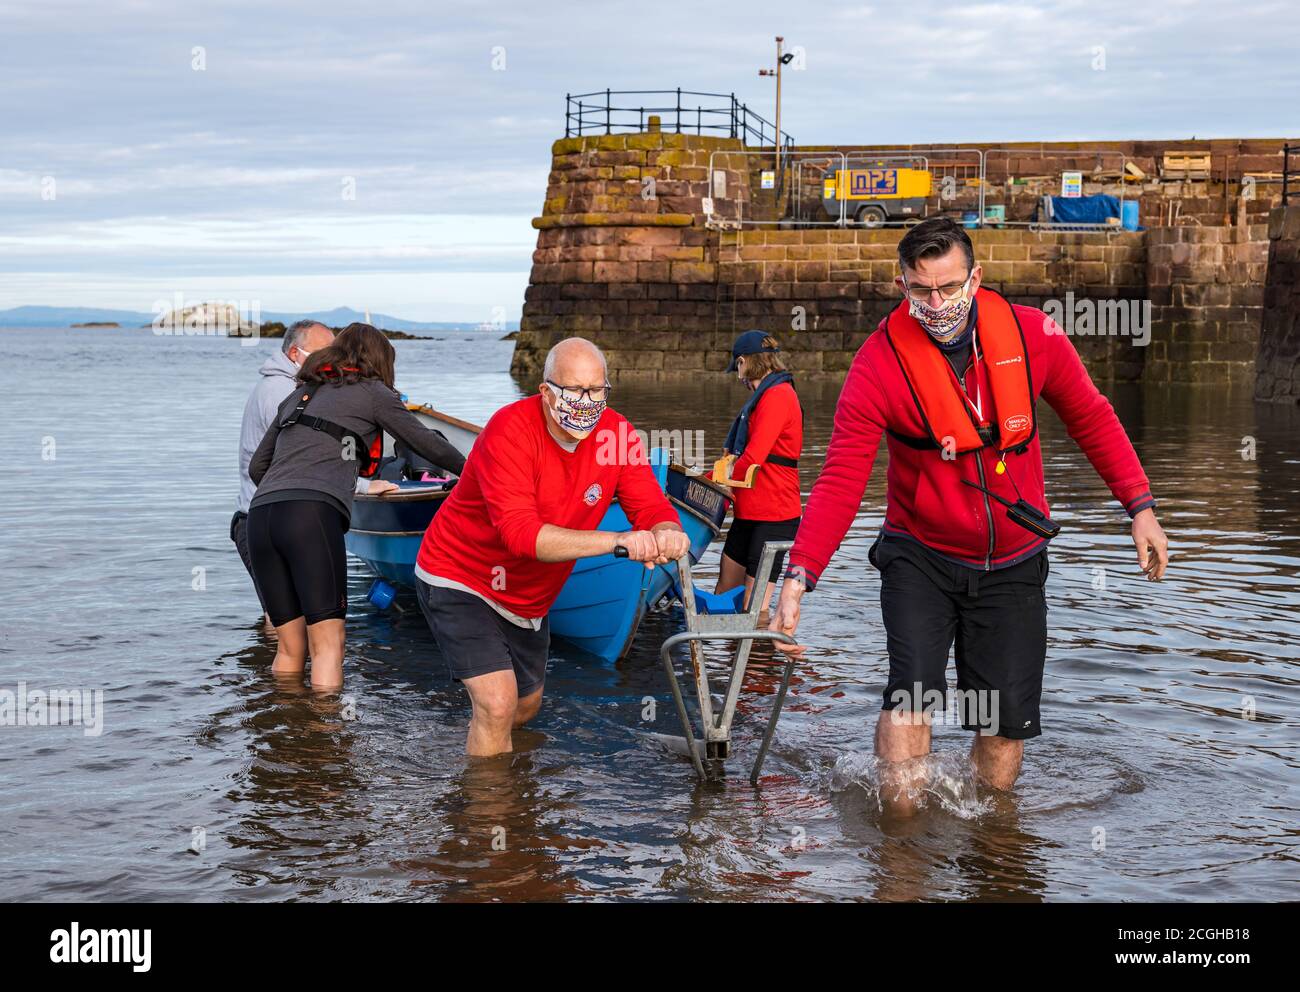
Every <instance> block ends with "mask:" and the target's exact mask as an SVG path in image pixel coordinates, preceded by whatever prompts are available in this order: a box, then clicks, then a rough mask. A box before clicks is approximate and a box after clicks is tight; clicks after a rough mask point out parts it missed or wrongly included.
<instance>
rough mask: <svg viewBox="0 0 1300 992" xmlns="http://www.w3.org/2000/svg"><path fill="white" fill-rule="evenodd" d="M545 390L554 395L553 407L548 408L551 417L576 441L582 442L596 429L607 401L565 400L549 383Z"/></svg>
mask: <svg viewBox="0 0 1300 992" xmlns="http://www.w3.org/2000/svg"><path fill="white" fill-rule="evenodd" d="M546 388H547V389H549V390H550V391H551V392H552V393H553V394H554V395H555V405H554V406H553V407H549V409H550V411H551V416H552V417H554V418H555V422H556V423H557V424H559V425H560V426H561V427H562V428H564V429H565V430H566V431H568V432H569V434H571V435H572V436H573V437H575V438H577V439H578V440H582V439H583V438H584V437H586V436H587V435H588V434H590V433H591V432H592V431H594V430H595V429H596V424H598V423H599V422H600V418H601V415H602V414H603V413H604V412H605V407H607V406H608V405H609V401H608V400H593V399H591V398H589V397H588V398H583V399H578V400H572V399H567V398H566V397H565V395H564V393H563V391H562V390H560V389H557V388H556V387H555V386H552V385H551V384H550V383H549V382H548V383H547V384H546Z"/></svg>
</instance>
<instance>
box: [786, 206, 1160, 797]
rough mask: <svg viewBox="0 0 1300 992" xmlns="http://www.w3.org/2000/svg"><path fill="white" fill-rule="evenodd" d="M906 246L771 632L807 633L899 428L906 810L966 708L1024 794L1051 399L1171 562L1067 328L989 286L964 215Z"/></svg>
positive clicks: (1040, 600)
mask: <svg viewBox="0 0 1300 992" xmlns="http://www.w3.org/2000/svg"><path fill="white" fill-rule="evenodd" d="M898 256H899V263H900V268H901V270H902V274H901V276H899V277H898V279H897V284H898V286H899V289H900V290H901V292H902V294H903V297H904V299H903V302H902V303H900V305H899V306H898V307H896V308H895V309H894V310H893V312H891V313H890V314H889V316H888V317H886V318H885V319H884V320H883V321H881V323H880V326H879V327H878V328H877V329H876V332H875V333H874V334H872V335H871V336H870V337H868V338H867V340H866V342H865V343H864V344H863V345H862V347H861V348H860V349H859V350H858V353H857V355H856V356H855V357H854V359H853V364H852V366H851V367H850V369H849V372H848V375H847V377H846V379H845V382H844V387H843V390H842V391H841V393H840V398H839V402H838V404H837V406H836V409H835V423H834V427H833V430H832V434H831V440H830V445H829V448H828V449H827V452H826V461H825V464H824V466H823V468H822V471H821V474H820V475H819V476H818V479H817V481H816V483H815V484H814V486H813V489H812V492H811V494H810V495H809V497H808V505H807V507H806V509H805V511H804V517H803V522H802V524H801V525H800V528H799V533H798V537H797V538H796V540H795V545H794V548H793V549H792V551H791V552H790V564H789V567H788V569H787V571H786V579H785V582H784V583H783V585H782V588H781V597H780V600H779V602H778V604H777V607H776V609H775V610H774V612H773V616H772V622H771V624H770V628H771V629H773V630H781V631H785V632H786V633H789V634H793V633H794V632H795V630H796V629H797V627H798V624H799V613H800V601H801V599H802V597H803V595H804V593H805V591H807V590H811V589H813V588H814V587H815V585H816V583H817V580H818V578H819V577H820V576H821V574H822V572H823V571H824V570H825V568H826V566H827V564H828V563H829V561H830V558H831V556H832V555H833V554H834V553H835V550H836V549H837V548H838V546H839V544H840V542H841V541H842V540H843V539H844V536H845V534H846V533H847V532H848V529H849V527H850V525H851V524H852V523H853V520H854V518H855V516H856V515H857V512H858V508H859V505H860V504H861V502H862V495H863V492H864V491H865V489H866V485H867V481H868V480H869V479H870V477H871V468H872V464H873V462H874V461H875V457H876V453H877V449H878V447H879V445H880V440H881V438H882V437H885V438H886V443H887V446H888V450H889V470H888V476H887V480H886V502H887V505H886V510H885V521H884V525H883V527H882V528H881V533H880V535H879V536H878V537H877V538H876V542H875V544H874V545H873V546H872V548H871V551H870V555H869V557H870V560H871V562H872V564H873V565H874V566H875V567H876V568H877V569H878V570H879V571H880V573H881V587H880V605H881V613H882V616H883V619H884V624H885V633H886V638H887V646H888V652H889V681H888V684H887V685H886V687H885V695H884V703H883V706H882V710H883V712H882V713H881V715H880V719H879V721H878V723H877V728H876V738H875V746H876V753H877V755H878V756H879V758H880V759H881V761H882V777H881V796H882V799H883V800H884V801H885V803H886V804H887V805H888V806H889V808H891V809H892V810H895V811H897V812H901V813H908V812H910V811H911V810H912V809H913V808H914V806H915V797H916V796H918V795H919V794H920V787H921V786H922V785H923V777H924V767H925V766H924V765H923V764H921V763H919V762H916V761H914V760H912V759H915V758H918V757H921V756H923V755H925V754H927V753H928V752H929V750H930V719H931V716H932V714H933V712H934V710H935V709H938V708H940V707H943V709H941V710H940V712H941V713H942V712H943V711H944V710H946V709H947V707H948V705H949V704H950V703H952V702H954V701H956V702H957V703H958V704H959V710H960V712H961V723H962V726H963V727H965V728H966V729H967V730H973V731H976V732H977V733H976V736H975V739H974V744H973V746H972V750H971V759H972V763H973V765H974V769H975V772H976V774H977V776H978V777H979V778H980V779H981V780H982V781H983V782H984V783H986V784H988V785H991V786H992V787H994V788H997V789H1010V788H1011V787H1012V785H1014V783H1015V781H1016V778H1017V777H1018V775H1019V773H1020V765H1021V761H1022V758H1023V755H1024V742H1025V740H1027V739H1029V738H1032V737H1036V736H1038V735H1039V733H1040V732H1041V729H1040V726H1039V697H1040V696H1041V694H1042V683H1043V668H1044V663H1045V660H1046V653H1047V605H1046V599H1045V596H1044V585H1045V583H1046V580H1047V568H1048V566H1047V552H1046V546H1047V542H1048V541H1049V540H1050V539H1051V538H1052V537H1053V536H1054V535H1055V533H1056V531H1057V530H1058V529H1059V528H1057V526H1056V524H1054V523H1053V522H1052V520H1051V518H1050V516H1049V513H1048V506H1047V498H1046V494H1045V491H1044V486H1043V461H1042V454H1041V451H1040V449H1039V441H1038V430H1037V428H1038V423H1037V417H1036V413H1035V402H1036V400H1037V399H1038V398H1039V397H1040V396H1041V397H1042V398H1043V399H1045V400H1046V401H1047V402H1048V403H1049V404H1050V405H1051V406H1052V408H1053V409H1054V410H1055V411H1056V413H1057V414H1058V415H1059V416H1060V418H1061V420H1062V422H1063V423H1064V424H1065V428H1066V430H1067V431H1068V432H1069V434H1070V437H1071V438H1073V439H1074V441H1075V443H1077V444H1078V445H1079V447H1080V448H1082V449H1083V452H1084V454H1085V455H1086V456H1087V457H1088V460H1089V461H1090V462H1091V463H1092V465H1093V468H1095V469H1096V470H1097V473H1098V474H1099V475H1100V476H1101V477H1102V479H1103V480H1104V481H1105V482H1106V484H1107V485H1108V486H1109V488H1110V491H1111V493H1112V494H1113V495H1114V497H1115V499H1116V500H1117V501H1118V502H1119V503H1120V505H1121V506H1122V507H1123V508H1124V509H1125V511H1126V512H1127V513H1128V515H1129V517H1130V518H1131V519H1132V535H1133V544H1134V546H1135V548H1136V552H1137V559H1138V565H1139V567H1140V568H1141V569H1142V571H1143V572H1144V573H1145V575H1146V577H1147V578H1148V579H1149V580H1159V579H1160V578H1161V577H1162V576H1163V575H1164V573H1165V569H1166V567H1167V565H1168V561H1169V557H1168V542H1167V540H1166V538H1165V534H1164V531H1163V530H1162V529H1161V527H1160V524H1159V523H1158V522H1157V520H1156V515H1155V510H1154V507H1155V500H1154V499H1153V498H1152V495H1151V486H1150V483H1149V482H1148V481H1147V477H1146V474H1145V473H1144V472H1143V471H1142V465H1141V463H1140V462H1139V461H1138V457H1137V454H1136V453H1135V452H1134V450H1133V445H1132V444H1131V443H1130V441H1129V439H1128V436H1127V435H1126V434H1125V432H1124V427H1123V425H1121V424H1120V422H1119V418H1118V417H1116V416H1115V411H1114V410H1113V409H1112V407H1111V405H1110V403H1109V402H1108V401H1107V400H1106V398H1105V397H1104V396H1102V395H1101V393H1100V392H1098V390H1097V387H1096V386H1095V385H1094V384H1093V382H1092V380H1091V379H1090V378H1089V376H1088V373H1087V371H1086V370H1085V369H1084V367H1083V363H1082V362H1080V360H1079V356H1078V355H1077V354H1076V352H1075V350H1074V347H1073V346H1072V345H1071V343H1070V341H1069V340H1068V338H1066V337H1065V335H1064V334H1063V333H1062V332H1061V330H1060V328H1059V327H1058V326H1057V325H1056V324H1055V323H1053V322H1052V321H1051V320H1050V319H1049V318H1048V317H1047V315H1046V314H1045V313H1043V311H1041V310H1038V309H1035V308H1033V307H1025V306H1013V305H1011V304H1010V303H1008V302H1007V301H1006V300H1005V299H1003V298H1002V297H1001V296H999V295H998V294H997V293H994V292H991V291H989V290H987V289H982V288H981V286H980V276H981V271H980V267H979V266H978V265H976V264H975V253H974V250H973V248H972V246H971V241H970V238H969V236H968V235H967V234H966V232H965V231H963V230H962V229H961V228H960V227H959V226H957V225H956V224H954V223H953V222H952V221H951V220H950V219H948V218H934V219H931V220H927V221H923V222H922V223H920V224H918V225H917V226H916V227H914V228H912V229H911V230H910V231H909V232H908V233H907V234H906V235H905V236H904V237H903V238H902V239H901V240H900V241H899V244H898ZM954 642H955V644H956V668H957V690H958V691H957V696H956V697H955V698H950V697H948V695H947V679H946V669H947V664H948V654H949V651H950V650H952V647H953V644H954ZM778 647H782V646H781V645H778ZM782 649H783V650H785V648H784V647H782ZM791 650H792V651H794V653H796V654H797V653H800V651H801V650H802V649H800V648H797V647H796V648H792V649H791Z"/></svg>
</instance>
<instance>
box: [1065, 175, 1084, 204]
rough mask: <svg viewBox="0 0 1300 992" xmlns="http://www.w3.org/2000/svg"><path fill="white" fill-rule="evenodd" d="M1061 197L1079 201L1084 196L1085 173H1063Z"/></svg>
mask: <svg viewBox="0 0 1300 992" xmlns="http://www.w3.org/2000/svg"><path fill="white" fill-rule="evenodd" d="M1061 196H1062V197H1069V198H1070V199H1077V198H1078V197H1081V196H1083V173H1082V172H1062V173H1061Z"/></svg>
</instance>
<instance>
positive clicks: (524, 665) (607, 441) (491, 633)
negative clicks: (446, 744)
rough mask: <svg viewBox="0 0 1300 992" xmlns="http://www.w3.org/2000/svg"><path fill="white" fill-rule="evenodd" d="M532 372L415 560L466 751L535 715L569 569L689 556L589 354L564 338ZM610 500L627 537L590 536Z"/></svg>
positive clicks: (486, 751)
mask: <svg viewBox="0 0 1300 992" xmlns="http://www.w3.org/2000/svg"><path fill="white" fill-rule="evenodd" d="M543 377H544V381H543V382H542V383H541V384H540V385H539V386H538V395H533V396H529V397H527V398H526V399H522V400H518V401H517V402H515V403H511V404H510V405H509V406H506V407H503V408H502V409H500V410H498V411H497V412H496V413H495V414H494V415H493V416H492V419H491V420H489V421H488V422H487V426H486V427H484V428H483V431H482V433H481V434H479V436H478V438H477V440H475V442H474V447H473V448H472V449H471V451H470V454H469V457H468V459H467V460H466V462H465V469H464V471H463V472H462V473H461V477H460V481H459V482H458V483H457V484H456V487H455V488H454V489H453V490H452V491H451V494H450V495H449V496H448V497H447V498H446V500H445V501H444V502H443V504H442V507H441V508H440V509H439V510H438V512H437V513H436V514H434V517H433V520H432V521H431V522H430V524H429V527H428V529H427V530H426V531H425V533H424V540H423V542H422V543H421V545H420V552H419V555H418V556H417V558H416V566H415V576H416V593H417V596H418V599H419V602H420V609H421V611H422V612H423V613H424V616H425V619H426V620H427V621H428V623H429V628H430V629H431V630H432V631H433V636H434V638H435V639H436V640H437V642H438V647H439V649H440V650H441V651H442V655H443V657H444V658H445V659H446V661H447V665H448V668H449V669H450V671H451V677H452V678H453V679H455V680H458V681H460V682H463V683H464V684H465V688H466V689H467V690H468V691H469V697H470V701H471V703H472V704H473V714H472V716H471V718H470V724H469V734H468V737H467V739H466V750H467V751H468V753H469V754H471V755H480V756H486V755H493V754H500V753H502V752H505V751H509V750H511V731H512V730H513V729H514V728H515V727H520V726H523V724H525V723H526V722H527V721H528V720H530V719H532V718H533V717H534V716H535V715H536V714H537V711H538V710H539V709H540V707H541V705H542V687H543V684H544V682H545V680H546V658H547V647H548V645H549V643H550V629H549V626H548V625H547V622H546V614H547V612H548V611H549V610H550V608H551V606H552V605H553V604H554V602H555V600H556V597H558V596H559V594H560V589H561V588H562V587H563V586H564V583H565V581H566V580H567V579H568V577H569V573H570V572H571V571H573V563H574V561H576V560H577V559H578V558H591V557H595V556H598V555H607V554H611V553H613V552H614V549H615V548H617V547H623V548H626V549H627V556H628V557H629V558H630V559H632V560H633V561H640V562H644V563H645V565H646V567H647V568H653V567H655V566H656V565H663V564H667V563H668V562H670V561H675V560H677V559H678V558H680V557H681V556H682V555H684V554H685V553H686V552H687V551H688V550H689V548H690V540H689V539H688V538H687V536H686V534H685V532H684V531H683V530H682V527H681V524H680V523H679V521H678V518H677V511H676V510H674V509H673V508H672V505H671V504H670V503H669V502H668V498H667V497H666V496H665V495H664V492H663V490H662V489H660V487H659V483H658V482H657V481H656V480H655V475H654V471H653V470H652V469H651V468H650V463H649V460H648V458H647V456H646V453H645V450H644V448H643V447H642V445H641V441H640V438H639V436H638V435H637V433H636V432H635V430H633V428H632V425H631V424H630V423H629V422H628V421H627V419H626V418H624V417H623V416H621V415H620V414H618V413H615V412H614V411H613V410H611V409H610V408H609V391H610V386H609V382H608V380H607V373H606V368H605V358H604V356H603V355H602V354H601V352H600V349H599V348H597V347H596V346H595V345H594V344H592V343H591V342H590V341H587V340H584V339H583V338H566V339H565V340H564V341H561V342H560V343H559V344H557V345H555V347H553V348H552V349H551V351H550V353H549V354H548V355H547V356H546V364H545V367H544V371H543ZM615 499H617V500H618V503H619V506H620V507H621V508H622V510H623V512H624V513H625V514H627V517H628V519H629V520H630V521H631V522H632V526H633V527H634V528H636V529H635V530H631V531H626V532H623V533H615V532H613V531H602V530H597V529H596V527H597V526H598V525H599V524H600V521H601V518H602V517H604V515H605V511H606V510H608V509H609V506H610V503H611V502H613V500H615Z"/></svg>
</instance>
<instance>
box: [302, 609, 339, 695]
mask: <svg viewBox="0 0 1300 992" xmlns="http://www.w3.org/2000/svg"><path fill="white" fill-rule="evenodd" d="M307 643H308V646H309V649H310V651H311V687H312V688H313V689H319V690H322V691H325V692H333V691H336V690H338V689H342V688H343V646H344V643H345V634H344V624H343V621H342V620H321V621H319V622H318V623H314V624H312V625H311V626H309V627H308V628H307Z"/></svg>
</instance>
